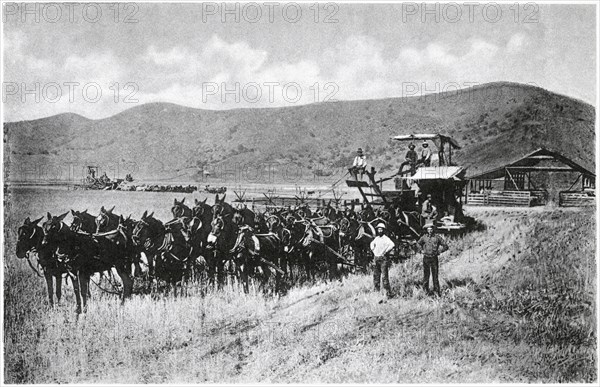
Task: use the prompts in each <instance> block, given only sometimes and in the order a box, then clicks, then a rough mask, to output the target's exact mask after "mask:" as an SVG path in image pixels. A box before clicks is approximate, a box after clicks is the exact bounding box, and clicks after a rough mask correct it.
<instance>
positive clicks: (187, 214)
mask: <svg viewBox="0 0 600 387" xmlns="http://www.w3.org/2000/svg"><path fill="white" fill-rule="evenodd" d="M171 213H172V214H173V218H191V217H192V209H191V208H189V207H188V206H186V205H185V198H183V199H182V200H181V201H180V202H178V201H177V199H173V207H171Z"/></svg>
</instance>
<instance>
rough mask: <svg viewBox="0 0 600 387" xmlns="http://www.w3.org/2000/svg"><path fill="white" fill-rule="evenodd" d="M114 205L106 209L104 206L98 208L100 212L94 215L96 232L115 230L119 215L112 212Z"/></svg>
mask: <svg viewBox="0 0 600 387" xmlns="http://www.w3.org/2000/svg"><path fill="white" fill-rule="evenodd" d="M114 209H115V207H114V206H113V208H111V209H110V210H106V209H105V208H104V206H102V208H100V213H99V214H98V216H97V217H96V233H101V232H108V231H113V230H116V229H117V227H118V226H119V215H116V214H113V210H114Z"/></svg>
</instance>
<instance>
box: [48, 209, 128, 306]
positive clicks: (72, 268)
mask: <svg viewBox="0 0 600 387" xmlns="http://www.w3.org/2000/svg"><path fill="white" fill-rule="evenodd" d="M67 214H68V213H65V214H63V215H60V216H54V217H53V216H52V215H51V214H50V213H48V214H47V216H48V218H47V220H46V221H45V222H44V224H43V225H42V230H43V232H44V237H43V239H42V246H47V245H50V246H57V249H56V254H57V256H58V257H59V259H60V260H62V262H64V264H65V266H66V268H67V270H68V272H69V274H70V275H72V281H73V289H74V291H75V300H76V302H77V314H80V313H82V311H83V312H85V311H86V310H87V297H88V289H89V281H90V277H91V276H92V275H93V274H95V273H101V272H103V271H108V270H110V269H111V268H113V267H114V268H115V269H116V270H117V273H118V274H119V277H120V278H121V281H122V283H123V294H122V298H121V302H122V303H124V302H125V300H126V299H127V298H128V297H130V296H131V293H132V290H133V279H132V278H131V277H130V273H129V272H130V270H128V267H127V266H128V265H129V268H131V263H133V262H132V258H131V256H129V250H128V249H127V237H126V235H125V233H124V231H123V229H122V227H123V226H122V225H118V226H117V228H116V229H115V230H113V231H111V232H108V233H104V234H100V235H98V234H96V235H94V236H91V235H88V234H82V233H79V232H76V231H73V230H71V229H70V228H69V227H67V225H66V224H64V223H63V219H64V217H65V216H66V215H67Z"/></svg>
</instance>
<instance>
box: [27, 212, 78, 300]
mask: <svg viewBox="0 0 600 387" xmlns="http://www.w3.org/2000/svg"><path fill="white" fill-rule="evenodd" d="M43 218H44V217H43V216H42V217H41V218H39V219H35V220H33V221H30V220H29V218H27V219H25V221H24V222H23V225H22V226H21V227H19V230H18V232H17V246H16V255H17V258H19V259H22V258H27V263H28V264H29V266H30V267H31V269H32V270H33V271H34V272H35V273H36V274H37V275H38V276H40V277H41V274H40V273H39V272H38V271H37V269H36V268H35V267H34V265H33V264H32V263H31V260H30V259H31V257H30V255H31V254H32V253H36V254H37V260H38V262H37V263H38V265H39V266H40V267H41V268H42V272H43V275H44V279H45V280H46V288H47V289H48V301H49V303H50V306H54V289H53V285H54V284H53V282H54V281H55V282H56V300H57V302H60V299H61V296H62V275H63V274H66V273H67V270H66V268H65V267H64V265H62V264H61V263H60V262H59V261H58V258H57V257H56V255H55V251H56V246H55V245H51V244H46V245H42V240H43V239H44V231H43V229H42V227H40V226H38V225H37V224H38V223H39V222H40V221H41V220H42V219H43Z"/></svg>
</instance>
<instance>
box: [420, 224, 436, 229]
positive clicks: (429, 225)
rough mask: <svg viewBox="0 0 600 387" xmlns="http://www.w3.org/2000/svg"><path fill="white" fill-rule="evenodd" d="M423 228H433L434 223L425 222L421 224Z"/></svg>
mask: <svg viewBox="0 0 600 387" xmlns="http://www.w3.org/2000/svg"><path fill="white" fill-rule="evenodd" d="M423 228H424V229H425V230H427V229H428V228H431V229H435V225H434V224H433V223H427V224H425V226H423Z"/></svg>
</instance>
